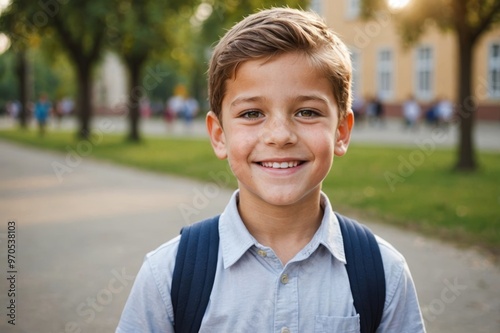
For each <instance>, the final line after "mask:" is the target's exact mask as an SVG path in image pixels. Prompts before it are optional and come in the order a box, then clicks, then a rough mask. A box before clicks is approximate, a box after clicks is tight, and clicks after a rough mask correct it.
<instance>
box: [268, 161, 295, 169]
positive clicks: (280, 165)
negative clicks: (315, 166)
mask: <svg viewBox="0 0 500 333" xmlns="http://www.w3.org/2000/svg"><path fill="white" fill-rule="evenodd" d="M298 164H299V162H298V161H292V162H281V163H280V162H262V163H261V165H262V166H263V167H266V168H273V169H287V168H293V167H296V166H297V165H298Z"/></svg>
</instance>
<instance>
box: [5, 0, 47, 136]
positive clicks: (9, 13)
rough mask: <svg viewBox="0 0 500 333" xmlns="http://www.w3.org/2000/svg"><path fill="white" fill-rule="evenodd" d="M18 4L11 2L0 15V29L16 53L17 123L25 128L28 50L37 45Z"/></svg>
mask: <svg viewBox="0 0 500 333" xmlns="http://www.w3.org/2000/svg"><path fill="white" fill-rule="evenodd" d="M21 8H22V7H20V4H19V3H17V2H12V3H11V4H10V5H9V7H8V8H7V10H5V11H4V12H2V15H1V16H0V18H1V20H0V31H1V32H3V33H4V34H6V35H7V36H8V37H9V39H10V43H11V48H12V49H13V52H14V53H15V54H16V64H15V72H16V74H17V78H18V80H17V82H18V93H19V103H20V107H21V109H20V110H19V111H20V112H19V125H20V127H21V128H23V129H25V128H26V127H27V122H28V110H29V100H30V97H32V96H30V93H29V88H28V85H29V84H28V83H29V74H28V73H29V64H28V59H27V58H28V51H29V49H30V48H31V47H34V46H36V45H37V41H38V34H37V32H36V31H34V30H33V29H27V28H26V26H25V25H23V24H22V22H28V17H27V13H26V12H25V11H23V10H22V9H21Z"/></svg>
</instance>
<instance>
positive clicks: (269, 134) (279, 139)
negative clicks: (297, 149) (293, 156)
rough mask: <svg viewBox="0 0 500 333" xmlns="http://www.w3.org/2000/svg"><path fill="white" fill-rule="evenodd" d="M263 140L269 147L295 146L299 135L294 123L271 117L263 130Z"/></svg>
mask: <svg viewBox="0 0 500 333" xmlns="http://www.w3.org/2000/svg"><path fill="white" fill-rule="evenodd" d="M261 138H262V139H263V141H264V143H266V144H267V145H272V146H277V147H284V146H287V145H294V144H295V143H296V142H297V134H296V132H295V126H294V124H293V121H292V120H291V119H287V118H285V117H276V118H272V117H271V118H270V119H268V120H267V121H266V123H265V125H264V127H263V129H262V132H261Z"/></svg>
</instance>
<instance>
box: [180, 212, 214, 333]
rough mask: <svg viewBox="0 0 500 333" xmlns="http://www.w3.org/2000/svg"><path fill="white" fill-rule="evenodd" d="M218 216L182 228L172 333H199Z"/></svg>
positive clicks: (207, 297) (209, 287) (207, 296)
mask: <svg viewBox="0 0 500 333" xmlns="http://www.w3.org/2000/svg"><path fill="white" fill-rule="evenodd" d="M218 252H219V216H215V217H213V218H210V219H207V220H204V221H201V222H198V223H195V224H193V225H191V226H187V227H184V228H183V229H182V230H181V240H180V243H179V249H178V252H177V257H176V259H175V268H174V273H173V276H172V291H171V298H172V306H173V309H174V324H175V332H177V333H181V332H182V333H188V332H198V331H199V329H200V327H201V321H202V319H203V315H204V314H205V310H206V308H207V305H208V302H209V300H210V293H211V292H212V287H213V284H214V279H215V272H216V270H217V257H218Z"/></svg>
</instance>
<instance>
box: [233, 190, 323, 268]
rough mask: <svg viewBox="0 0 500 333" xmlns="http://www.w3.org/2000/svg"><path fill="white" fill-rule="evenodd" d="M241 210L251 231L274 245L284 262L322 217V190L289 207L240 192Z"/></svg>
mask: <svg viewBox="0 0 500 333" xmlns="http://www.w3.org/2000/svg"><path fill="white" fill-rule="evenodd" d="M238 210H239V213H240V215H241V218H242V220H243V222H244V223H245V226H246V227H247V229H248V231H249V232H250V234H252V236H253V237H254V238H255V239H256V240H257V241H258V242H259V243H260V244H262V245H264V246H268V247H270V248H272V249H273V251H274V252H275V253H276V255H277V256H278V257H279V258H280V260H281V262H282V263H283V264H286V263H287V262H288V261H290V260H291V259H292V258H293V257H295V255H296V254H297V253H298V252H299V251H300V250H301V249H303V248H304V246H306V245H307V244H308V243H309V242H310V240H311V239H312V238H313V236H314V234H315V233H316V231H317V230H318V228H319V226H320V224H321V220H322V218H323V209H322V208H321V206H320V194H319V193H318V194H317V195H315V196H313V197H311V198H307V199H305V200H304V201H303V202H299V203H295V204H293V205H288V206H274V205H269V204H262V202H259V203H257V202H253V200H251V199H250V198H246V197H242V195H241V193H240V204H239V205H238Z"/></svg>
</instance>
